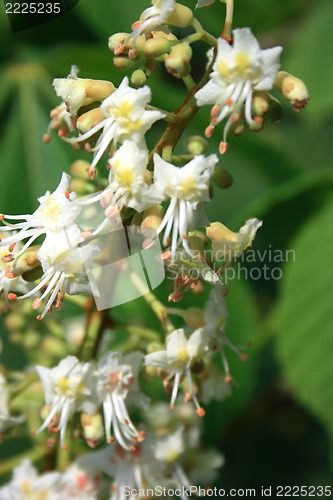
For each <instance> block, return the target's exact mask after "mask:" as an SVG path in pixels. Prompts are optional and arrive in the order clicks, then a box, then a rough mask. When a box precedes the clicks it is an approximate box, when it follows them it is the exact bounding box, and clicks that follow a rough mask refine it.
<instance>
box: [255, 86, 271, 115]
mask: <svg viewBox="0 0 333 500" xmlns="http://www.w3.org/2000/svg"><path fill="white" fill-rule="evenodd" d="M269 104H270V99H269V94H268V93H267V92H263V91H258V90H256V91H255V92H253V97H252V115H253V116H263V115H265V114H266V113H267V111H268V109H269Z"/></svg>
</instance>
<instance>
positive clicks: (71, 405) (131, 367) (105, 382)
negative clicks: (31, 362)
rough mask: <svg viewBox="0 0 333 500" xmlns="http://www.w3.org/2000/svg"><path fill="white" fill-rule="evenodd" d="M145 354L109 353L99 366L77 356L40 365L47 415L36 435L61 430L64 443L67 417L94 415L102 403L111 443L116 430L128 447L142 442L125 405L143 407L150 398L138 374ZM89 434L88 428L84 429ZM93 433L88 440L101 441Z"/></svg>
mask: <svg viewBox="0 0 333 500" xmlns="http://www.w3.org/2000/svg"><path fill="white" fill-rule="evenodd" d="M142 359H143V356H142V355H141V354H140V353H131V354H129V355H127V356H123V355H122V354H121V353H120V352H109V353H106V354H105V355H104V356H103V357H102V359H101V360H100V362H99V364H98V366H95V365H94V364H93V363H82V362H80V361H79V360H78V359H77V358H76V357H75V356H67V357H66V358H65V359H63V360H62V361H61V362H60V363H59V365H58V366H56V367H54V368H45V367H43V366H37V367H36V370H37V372H38V375H39V377H40V379H41V382H42V385H43V389H44V394H45V403H46V405H47V408H46V410H48V415H47V417H46V419H45V421H44V423H43V425H42V426H41V427H40V428H39V429H38V430H37V431H36V432H34V434H39V433H40V432H41V431H43V430H44V429H46V428H48V429H49V431H51V432H58V431H60V443H61V445H62V446H64V439H65V432H66V427H67V423H68V420H69V419H70V417H72V415H73V414H74V413H75V412H81V413H83V414H87V415H89V416H90V417H93V416H94V415H95V414H96V412H97V410H98V408H99V407H100V405H102V407H103V413H104V423H105V434H106V438H107V441H108V442H111V441H112V440H113V439H114V438H112V437H111V429H113V432H114V435H115V439H116V440H117V442H118V443H119V444H120V445H121V446H122V447H123V448H124V449H126V450H129V449H131V448H132V447H133V443H136V442H138V441H141V440H142V439H143V434H142V433H141V432H139V431H138V430H137V429H136V428H135V426H134V425H133V423H132V421H131V419H130V417H129V415H128V412H127V408H126V405H125V400H126V401H127V402H132V403H134V404H135V405H136V406H141V407H144V406H145V404H146V403H147V399H146V398H145V397H144V396H143V395H141V394H140V392H139V390H138V385H137V377H138V370H139V366H140V363H141V361H142ZM85 423H86V424H87V425H86V427H87V426H89V425H91V419H89V418H88V419H83V424H85ZM85 430H86V432H88V433H89V430H88V431H87V429H85ZM99 438H100V433H99V434H98V438H96V436H95V437H93V436H90V438H89V439H87V441H88V442H89V444H90V445H91V446H96V444H97V443H98V441H99V440H100V439H99Z"/></svg>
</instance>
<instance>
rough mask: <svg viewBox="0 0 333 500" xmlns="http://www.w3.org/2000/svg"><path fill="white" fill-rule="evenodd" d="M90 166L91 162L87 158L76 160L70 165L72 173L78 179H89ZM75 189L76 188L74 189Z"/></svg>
mask: <svg viewBox="0 0 333 500" xmlns="http://www.w3.org/2000/svg"><path fill="white" fill-rule="evenodd" d="M89 167H90V163H89V162H87V161H85V160H76V161H74V163H72V165H71V166H70V172H71V175H73V176H74V177H76V178H77V179H82V180H83V181H86V180H87V170H88V169H89ZM74 191H75V190H74Z"/></svg>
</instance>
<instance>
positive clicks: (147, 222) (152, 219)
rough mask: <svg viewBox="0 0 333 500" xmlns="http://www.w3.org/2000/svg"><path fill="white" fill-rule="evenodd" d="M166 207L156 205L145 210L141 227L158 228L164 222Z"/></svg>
mask: <svg viewBox="0 0 333 500" xmlns="http://www.w3.org/2000/svg"><path fill="white" fill-rule="evenodd" d="M163 216H164V209H163V207H162V206H161V205H155V206H153V207H151V208H148V209H147V210H145V211H144V212H143V220H142V222H141V227H142V228H143V229H155V230H156V229H157V228H158V227H159V225H160V224H161V222H162V219H163Z"/></svg>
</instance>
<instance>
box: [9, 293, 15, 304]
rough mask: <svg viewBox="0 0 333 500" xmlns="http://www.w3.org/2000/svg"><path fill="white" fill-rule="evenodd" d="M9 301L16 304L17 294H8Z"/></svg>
mask: <svg viewBox="0 0 333 500" xmlns="http://www.w3.org/2000/svg"><path fill="white" fill-rule="evenodd" d="M8 300H10V301H11V302H14V301H15V300H17V295H16V293H12V292H11V293H9V294H8Z"/></svg>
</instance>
